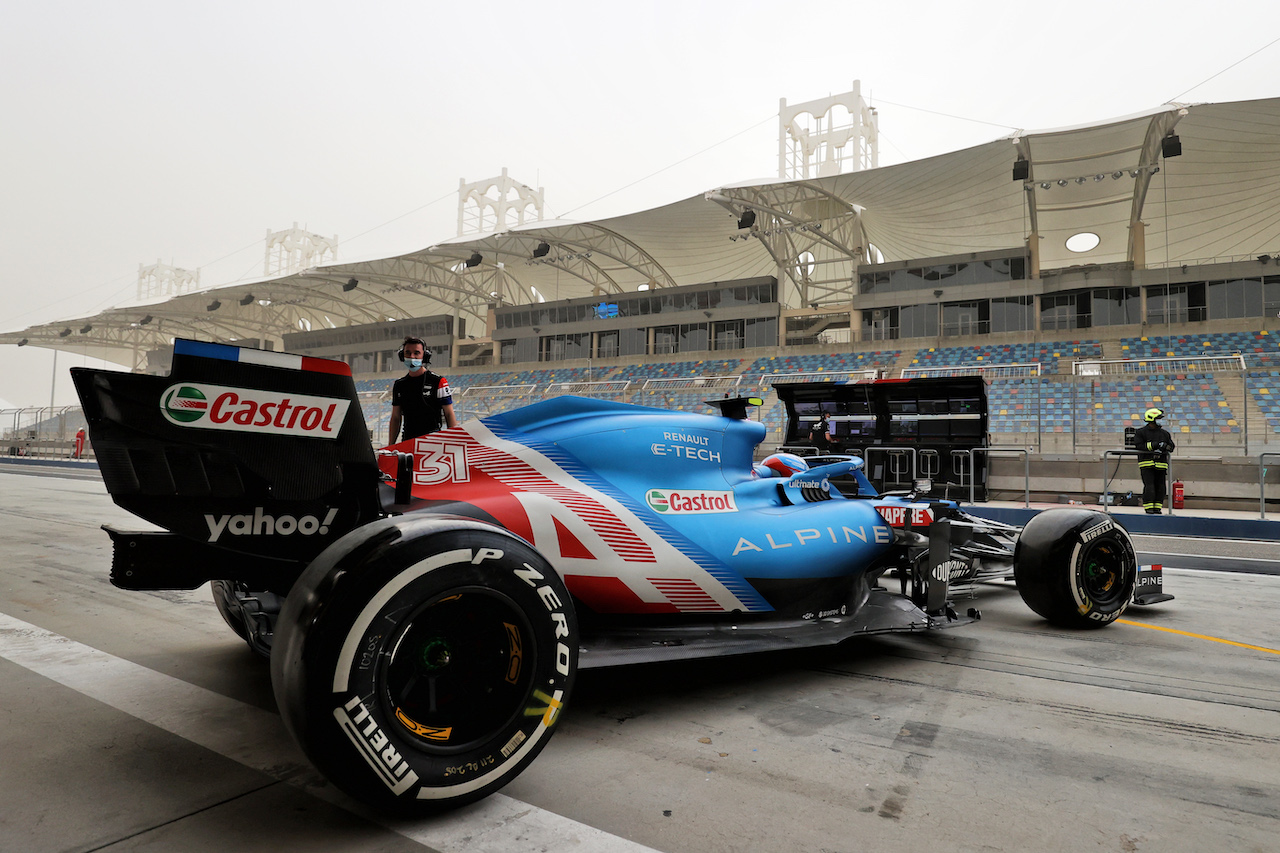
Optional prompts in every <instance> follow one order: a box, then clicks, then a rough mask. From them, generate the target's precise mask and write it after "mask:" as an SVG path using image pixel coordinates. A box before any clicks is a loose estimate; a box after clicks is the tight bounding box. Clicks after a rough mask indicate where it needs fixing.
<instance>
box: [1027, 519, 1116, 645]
mask: <svg viewBox="0 0 1280 853" xmlns="http://www.w3.org/2000/svg"><path fill="white" fill-rule="evenodd" d="M1013 576H1014V580H1015V582H1016V583H1017V585H1018V592H1019V593H1020V594H1021V595H1022V600H1023V601H1025V602H1026V604H1027V606H1028V607H1030V608H1031V609H1032V610H1034V611H1035V612H1036V613H1038V614H1039V615H1041V616H1043V617H1044V618H1045V619H1048V620H1049V621H1050V622H1052V623H1054V624H1055V625H1061V626H1062V627H1066V628H1101V627H1103V626H1104V625H1109V624H1110V623H1112V622H1114V621H1115V620H1116V619H1117V618H1118V617H1119V616H1120V614H1122V613H1124V611H1125V608H1126V607H1128V606H1129V601H1130V600H1131V599H1132V598H1133V589H1134V584H1135V583H1136V582H1137V577H1138V561H1137V558H1136V556H1135V554H1134V550H1133V543H1132V542H1131V541H1130V539H1129V534H1128V533H1127V532H1126V531H1125V529H1124V528H1123V527H1121V526H1120V525H1119V524H1118V523H1116V521H1115V520H1114V519H1112V518H1111V517H1110V516H1108V515H1105V514H1104V513H1100V512H1097V511H1095V510H1086V509H1055V510H1046V511H1045V512H1041V513H1039V514H1038V515H1036V516H1033V517H1032V519H1031V521H1029V522H1028V523H1027V526H1026V527H1024V528H1023V529H1022V533H1021V534H1020V535H1019V536H1018V542H1017V545H1016V546H1015V548H1014V555H1013Z"/></svg>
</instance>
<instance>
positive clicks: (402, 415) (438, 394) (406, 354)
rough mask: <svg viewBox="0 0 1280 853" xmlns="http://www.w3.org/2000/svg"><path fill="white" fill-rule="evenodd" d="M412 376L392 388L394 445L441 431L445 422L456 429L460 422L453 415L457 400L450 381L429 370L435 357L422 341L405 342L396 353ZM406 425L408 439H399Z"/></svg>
mask: <svg viewBox="0 0 1280 853" xmlns="http://www.w3.org/2000/svg"><path fill="white" fill-rule="evenodd" d="M396 356H397V357H399V359H400V360H401V361H403V362H404V363H405V366H406V367H408V368H409V373H408V375H406V376H402V377H400V378H399V379H397V380H396V381H395V384H394V385H392V386H391V444H395V443H396V442H398V441H408V440H409V439H411V438H417V437H418V436H421V435H427V434H429V433H433V432H435V431H436V430H438V429H440V428H441V421H442V420H443V422H444V425H445V426H448V427H456V426H457V425H458V418H457V416H456V415H455V414H454V413H453V396H452V395H451V394H450V392H449V381H448V380H447V379H445V378H444V377H443V376H439V375H437V374H435V373H432V372H431V371H430V370H427V367H426V366H427V365H428V364H430V363H431V353H430V352H428V351H427V347H426V344H424V343H423V342H422V340H421V339H420V338H405V339H404V343H403V344H401V345H400V350H399V352H397V353H396ZM401 422H403V423H404V437H403V438H399V437H398V436H399V435H400V424H401Z"/></svg>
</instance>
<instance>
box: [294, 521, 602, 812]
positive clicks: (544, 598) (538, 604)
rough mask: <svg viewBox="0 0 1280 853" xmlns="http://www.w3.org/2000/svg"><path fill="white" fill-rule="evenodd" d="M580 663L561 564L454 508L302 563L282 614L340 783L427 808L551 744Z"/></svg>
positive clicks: (304, 727) (360, 793) (468, 793)
mask: <svg viewBox="0 0 1280 853" xmlns="http://www.w3.org/2000/svg"><path fill="white" fill-rule="evenodd" d="M577 663H578V626H577V619H576V617H575V614H574V611H573V606H572V603H571V602H570V599H569V594H568V592H567V591H566V589H565V587H564V583H563V582H562V581H561V579H560V577H559V575H557V574H556V572H555V570H554V569H552V568H551V566H550V565H549V564H548V563H547V562H546V561H545V560H544V559H543V558H542V557H541V556H540V555H539V554H538V553H537V551H535V550H534V549H533V548H531V547H530V546H529V545H528V544H527V543H525V542H524V541H523V540H521V539H519V538H517V537H515V536H513V535H511V534H509V533H507V532H506V531H504V530H500V529H498V528H495V527H493V526H491V525H487V524H483V523H480V522H473V521H467V520H454V519H447V520H446V519H423V520H406V519H405V518H403V517H401V518H395V519H386V520H383V521H379V522H375V523H373V524H370V525H366V526H365V527H362V528H360V529H358V530H356V531H353V532H352V533H350V534H348V535H347V536H345V537H343V538H342V539H340V540H339V541H337V542H335V543H334V544H333V545H331V546H330V547H329V549H327V550H326V551H325V552H324V553H323V554H321V555H320V556H319V557H318V558H317V559H316V560H315V562H314V563H313V564H312V565H311V566H310V567H309V568H308V569H307V570H306V571H305V572H304V573H303V575H302V577H301V578H300V579H299V580H298V582H297V583H296V584H295V585H294V587H293V589H292V590H291V591H290V593H289V596H288V598H287V599H286V601H285V605H284V608H283V609H282V611H281V613H280V618H279V620H278V622H277V626H276V637H275V644H274V646H273V649H272V655H271V677H272V684H273V686H274V689H275V694H276V702H277V704H278V705H279V707H280V711H281V714H282V715H283V717H284V721H285V725H286V727H287V728H288V729H289V731H290V733H291V734H292V735H293V736H294V738H295V739H296V740H297V741H298V743H299V745H301V747H302V749H303V751H304V752H305V753H306V755H307V757H308V758H310V759H311V761H312V763H314V764H315V765H316V767H317V768H318V769H319V770H320V771H321V772H322V773H324V775H325V776H326V777H328V779H329V780H330V781H331V782H333V784H334V785H336V786H337V787H339V788H341V789H342V790H343V791H345V792H346V793H348V794H350V795H351V796H352V797H354V798H356V799H357V800H360V801H362V802H364V803H366V804H367V805H369V806H371V807H373V808H375V809H377V810H378V811H381V812H384V813H387V814H395V815H403V816H420V815H424V814H430V813H432V812H436V811H440V810H441V809H444V808H450V807H454V806H459V805H462V804H464V803H468V802H472V801H474V800H478V799H480V798H482V797H484V796H486V795H487V794H489V793H491V792H493V791H495V790H497V789H498V788H500V787H501V786H503V785H504V784H506V783H507V782H509V781H511V779H513V778H515V776H516V775H517V774H519V773H520V771H521V770H523V769H524V768H525V767H526V766H527V765H528V764H529V763H530V762H531V761H533V759H534V758H535V757H536V756H537V754H538V753H539V752H540V751H541V750H542V748H543V747H544V746H546V744H547V741H548V740H549V739H550V736H551V734H552V732H553V730H554V727H555V724H556V722H557V721H558V720H559V717H560V713H561V711H562V710H563V708H564V706H565V703H566V702H567V701H568V699H569V694H570V692H571V690H572V688H573V681H574V678H575V675H576V672H577Z"/></svg>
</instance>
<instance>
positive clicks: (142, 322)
mask: <svg viewBox="0 0 1280 853" xmlns="http://www.w3.org/2000/svg"><path fill="white" fill-rule="evenodd" d="M154 319H155V318H154V317H152V316H151V315H150V314H148V315H147V316H145V317H143V318H142V319H141V320H139V321H138V325H139V326H145V325H147V324H148V323H150V322H151V321H152V320H154Z"/></svg>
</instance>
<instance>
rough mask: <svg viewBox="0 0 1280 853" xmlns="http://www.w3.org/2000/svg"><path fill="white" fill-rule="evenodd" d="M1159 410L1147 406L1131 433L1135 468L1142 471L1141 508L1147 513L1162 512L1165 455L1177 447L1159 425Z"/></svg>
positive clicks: (1167, 471)
mask: <svg viewBox="0 0 1280 853" xmlns="http://www.w3.org/2000/svg"><path fill="white" fill-rule="evenodd" d="M1163 417H1164V410H1163V409H1156V408H1151V409H1147V411H1146V414H1145V415H1143V420H1145V421H1146V423H1144V424H1143V425H1142V427H1141V428H1140V429H1138V430H1137V431H1136V432H1135V433H1134V434H1133V446H1134V449H1135V450H1137V451H1138V471H1139V472H1140V473H1141V474H1142V508H1143V509H1145V510H1146V511H1147V514H1148V515H1159V514H1160V513H1162V512H1164V494H1165V484H1166V481H1167V480H1168V477H1169V454H1170V453H1172V452H1173V450H1174V448H1175V447H1176V446H1177V445H1175V444H1174V443H1173V437H1172V436H1171V435H1169V433H1168V432H1167V431H1166V430H1165V428H1164V427H1162V426H1161V425H1160V419H1161V418H1163Z"/></svg>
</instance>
